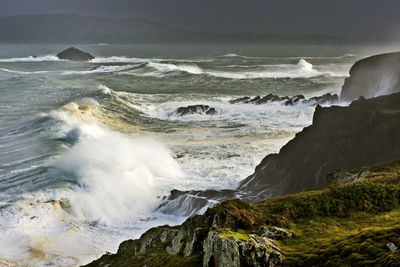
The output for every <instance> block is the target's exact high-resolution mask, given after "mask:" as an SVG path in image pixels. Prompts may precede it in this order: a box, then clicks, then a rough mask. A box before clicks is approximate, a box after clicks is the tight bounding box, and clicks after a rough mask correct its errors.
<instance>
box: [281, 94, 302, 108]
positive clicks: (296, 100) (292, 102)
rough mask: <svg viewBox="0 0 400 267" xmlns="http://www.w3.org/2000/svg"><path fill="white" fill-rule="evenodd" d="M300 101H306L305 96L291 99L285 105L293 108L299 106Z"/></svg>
mask: <svg viewBox="0 0 400 267" xmlns="http://www.w3.org/2000/svg"><path fill="white" fill-rule="evenodd" d="M300 100H304V96H303V95H296V96H293V97H290V98H289V99H288V100H286V102H285V105H286V106H293V105H295V104H297V103H298V102H299V101H300Z"/></svg>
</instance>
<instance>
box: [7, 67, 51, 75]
mask: <svg viewBox="0 0 400 267" xmlns="http://www.w3.org/2000/svg"><path fill="white" fill-rule="evenodd" d="M0 70H1V71H4V72H8V73H13V74H20V75H29V74H41V73H48V72H49V71H19V70H11V69H6V68H1V69H0Z"/></svg>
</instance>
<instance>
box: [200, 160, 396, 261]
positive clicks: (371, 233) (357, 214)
mask: <svg viewBox="0 0 400 267" xmlns="http://www.w3.org/2000/svg"><path fill="white" fill-rule="evenodd" d="M364 170H369V171H370V173H369V174H368V175H367V176H366V177H365V178H364V180H362V181H360V182H354V183H348V184H344V185H330V186H327V187H324V188H322V189H319V190H313V191H304V192H300V193H297V194H293V195H288V196H284V197H280V198H274V199H267V200H265V201H262V202H259V203H255V204H253V205H248V204H245V203H243V202H241V201H238V200H232V201H226V202H224V203H222V204H221V205H218V206H216V207H215V208H214V209H212V210H209V211H208V212H210V213H218V214H220V216H222V217H223V220H222V221H224V225H223V226H224V227H230V228H231V229H232V230H233V231H239V232H243V231H246V232H248V233H251V232H254V231H255V230H256V229H257V228H258V227H260V226H262V225H274V226H281V227H285V228H286V229H288V230H289V231H291V232H292V233H293V234H294V236H295V237H294V238H291V239H286V240H283V241H280V242H278V243H279V247H280V248H281V249H282V250H283V251H285V253H286V261H285V265H289V266H296V265H305V266H309V265H331V266H349V265H351V266H355V265H384V266H390V265H397V266H399V265H400V250H396V251H394V252H390V251H389V249H388V248H387V247H386V244H387V243H388V242H393V243H395V244H396V245H397V246H399V247H400V161H395V162H392V163H388V164H381V165H376V166H372V167H369V168H363V169H361V170H357V171H354V172H362V171H364Z"/></svg>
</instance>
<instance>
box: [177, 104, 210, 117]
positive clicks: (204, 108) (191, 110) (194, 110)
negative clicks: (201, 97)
mask: <svg viewBox="0 0 400 267" xmlns="http://www.w3.org/2000/svg"><path fill="white" fill-rule="evenodd" d="M176 113H177V114H178V115H179V116H185V115H189V114H206V115H215V114H217V111H216V110H215V108H212V107H210V106H208V105H193V106H187V107H180V108H178V109H177V110H176Z"/></svg>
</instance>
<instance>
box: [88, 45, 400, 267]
mask: <svg viewBox="0 0 400 267" xmlns="http://www.w3.org/2000/svg"><path fill="white" fill-rule="evenodd" d="M371 58H372V59H371ZM371 58H370V59H367V60H361V61H359V62H357V63H355V64H354V66H353V67H352V69H351V71H350V77H349V78H347V79H346V82H345V84H344V86H343V88H342V93H341V96H340V99H341V100H343V101H352V100H354V99H358V100H355V101H353V102H352V103H351V104H350V105H349V106H348V107H339V106H331V107H321V106H319V105H317V107H316V109H315V113H314V117H313V124H312V125H311V126H309V127H306V128H304V129H303V131H302V132H300V133H298V134H297V135H296V137H295V138H294V139H293V140H291V141H289V142H288V143H287V144H286V145H285V146H284V147H283V148H282V149H281V151H280V152H279V153H278V154H270V155H267V156H266V157H265V158H264V159H263V160H262V161H261V163H260V164H259V165H258V166H257V167H256V170H255V172H254V174H252V175H251V176H249V177H248V178H246V179H245V180H243V181H242V182H241V183H240V185H239V187H238V188H237V189H236V190H218V191H217V190H206V191H189V192H180V191H176V190H174V191H173V192H171V195H170V196H169V197H168V198H166V199H165V200H164V202H163V204H162V205H161V206H160V208H159V210H160V211H161V212H165V213H168V214H180V215H186V216H191V215H193V216H192V217H190V218H189V219H188V220H187V221H186V222H185V223H183V224H182V225H181V226H177V227H169V226H161V227H157V228H153V229H150V230H149V231H147V232H146V233H145V234H143V235H142V237H141V238H140V239H138V240H129V241H125V242H124V243H122V244H121V245H120V248H119V250H118V252H117V254H115V255H111V254H108V255H105V256H103V257H102V258H100V259H99V260H97V261H95V262H93V263H91V264H89V265H88V266H144V265H146V266H161V265H166V266H276V265H281V264H286V263H287V262H289V263H290V262H291V264H294V265H302V264H312V263H315V262H317V263H319V264H324V263H332V261H333V260H335V261H334V262H335V263H341V264H350V263H354V262H355V263H356V264H363V260H366V259H367V258H368V259H370V256H371V255H372V254H371V255H370V253H369V252H365V251H364V252H363V251H356V252H354V253H357V254H358V255H361V256H362V257H358V258H357V256H354V257H352V256H351V255H352V253H353V252H351V253H350V254H349V253H347V254H346V255H345V256H344V257H342V258H341V259H337V258H335V257H334V255H330V254H329V253H328V252H327V254H326V255H325V254H321V255H315V257H314V258H311V259H309V258H305V259H303V258H302V257H301V256H298V255H297V256H296V257H297V258H296V257H294V256H293V257H292V256H290V255H289V256H288V255H287V253H289V254H290V253H292V254H293V253H294V252H293V251H292V250H291V249H292V248H293V247H295V246H301V242H305V240H306V237H307V235H305V237H302V236H301V237H300V238H299V239H296V238H293V239H296V240H298V242H300V243H296V242H297V241H287V243H285V242H286V241H283V243H279V242H281V241H279V242H278V241H276V240H275V239H276V238H275V239H274V238H272V237H271V236H268V237H266V236H263V234H261V233H262V229H265V227H267V229H268V227H275V228H269V229H280V228H276V227H289V228H292V230H293V224H295V225H296V224H298V226H299V227H308V225H304V223H306V222H303V221H301V220H305V219H307V218H312V217H315V216H322V217H324V216H334V217H338V218H341V217H343V216H345V215H349V214H352V215H354V216H356V215H355V214H356V212H358V211H362V212H370V213H371V214H372V215H371V216H374V215H373V214H375V213H376V212H392V211H393V212H397V210H396V207H397V205H398V203H400V187H399V184H400V182H399V173H400V171H399V170H400V166H399V164H398V162H396V163H392V164H390V165H383V166H389V167H387V169H385V167H382V166H381V167H371V168H370V169H369V170H368V173H364V174H363V175H361V176H360V175H356V176H354V177H357V179H359V180H357V181H355V180H352V179H353V178H351V177H353V176H351V175H350V176H349V175H347V176H346V175H345V176H346V177H344V178H343V175H342V174H343V173H346V172H345V171H342V174H338V173H336V174H332V173H333V172H335V171H337V170H338V169H344V170H352V169H359V168H361V167H363V166H369V165H372V164H377V163H382V162H388V161H391V160H395V159H399V158H400V146H398V145H397V144H399V143H400V108H399V103H400V93H396V92H399V91H400V88H399V86H397V82H396V81H397V79H398V78H400V64H398V63H399V60H398V58H399V54H398V53H393V54H384V55H378V56H374V57H371ZM360 62H361V63H360ZM394 66H396V67H397V68H395V69H393V68H394ZM372 70H373V74H374V75H372V74H371V71H372ZM388 77H389V78H390V79H389V78H388ZM371 79H372V80H371ZM364 80H367V81H368V82H365V83H362V81H364ZM382 81H385V84H383V83H382ZM379 84H380V85H381V86H378V87H376V85H379ZM387 84H389V85H390V86H389V87H385V89H384V90H381V89H382V86H383V85H387ZM387 88H389V89H387ZM374 90H375V93H373V94H371V91H374ZM384 92H389V93H394V94H391V95H385V96H380V97H375V98H374V96H376V95H384V94H385V93H384ZM276 97H277V96H274V95H267V96H265V97H258V98H256V99H255V98H253V99H251V98H249V97H244V98H240V99H236V100H232V101H233V103H252V104H260V103H261V102H260V101H261V100H262V99H264V100H265V101H264V102H268V101H274V100H275V101H287V103H288V105H289V104H291V103H297V102H304V101H306V100H305V99H304V97H303V98H302V97H300V96H295V97H294V98H290V99H280V98H276ZM332 97H334V96H332V95H330V96H329V97H328V96H327V97H326V98H327V99H332ZM366 98H370V99H366ZM279 99H280V100H279ZM335 99H337V96H336V98H335ZM246 101H247V102H246ZM315 101H316V102H317V101H318V100H317V99H315ZM259 102H260V103H259ZM382 169H383V171H382ZM327 176H328V177H329V178H328V179H327ZM338 177H339V178H340V179H339V178H338ZM388 177H390V179H389V178H388ZM332 181H333V182H335V181H336V182H337V181H347V182H350V183H347V184H345V185H342V186H337V187H324V186H326V185H327V184H329V183H332ZM370 181H372V182H370ZM323 187H324V188H323ZM317 188H322V189H319V190H317V191H305V192H303V193H297V194H295V195H289V196H287V197H281V198H272V199H267V200H264V199H266V198H271V197H277V196H283V195H286V194H292V193H295V192H299V191H302V190H310V189H317ZM353 190H354V193H351V192H353ZM360 190H361V191H360ZM349 192H350V193H349ZM235 198H240V199H241V200H238V199H236V200H228V201H225V202H222V201H224V200H227V199H235ZM388 198H390V199H388ZM243 201H246V202H247V203H246V202H243ZM260 201H261V202H260ZM340 201H344V203H342V202H340ZM218 202H222V204H217V205H216V206H215V207H214V208H209V209H208V210H207V211H206V212H205V214H204V215H194V214H196V213H198V212H200V211H204V210H205V209H207V208H208V207H212V206H214V205H215V203H218ZM248 203H255V204H248ZM374 212H375V213H374ZM357 218H358V217H357ZM360 220H361V223H363V222H364V221H363V220H364V218H362V219H360ZM376 223H377V225H379V227H381V224H382V223H383V222H381V221H377V222H376ZM377 227H378V226H377ZM382 227H383V226H382ZM295 229H297V228H295ZM385 229H386V230H387V228H385ZM390 229H391V230H390V231H391V233H393V234H394V235H399V237H400V229H397V228H396V227H395V228H393V229H392V228H390ZM386 230H385V231H386ZM269 231H270V232H271V231H275V230H269ZM282 231H283V232H287V233H291V232H290V229H289V230H284V229H282ZM385 231H384V230H382V231H380V232H376V233H375V232H374V238H375V239H372V240H373V241H371V242H378V241H377V240H378V239H379V240H380V241H379V242H381V241H382V242H383V241H385V240H389V239H387V238H386V236H387V234H388V233H387V232H385ZM390 231H389V232H390ZM264 232H265V231H264ZM360 234H362V233H360ZM375 234H376V236H377V237H376V236H375ZM290 235H292V234H287V235H286V237H287V238H289V239H290V237H289V236H290ZM378 237H379V238H378ZM381 237H382V238H381ZM332 238H333V237H332ZM346 238H351V237H348V236H346V237H344V238H343V240H342V241H343V243H346V242H347V243H349V242H350V243H351V242H353V241H354V240H351V239H346ZM360 238H361V237H360ZM371 238H372V237H371ZM385 238H386V239H385ZM361 239H362V238H361ZM342 241H341V242H342ZM393 242H394V241H391V243H393ZM347 243H346V244H347ZM393 244H394V243H393ZM338 246H339V245H338ZM374 246H375V245H374ZM376 246H378V245H376ZM383 246H385V244H383V245H382V246H380V245H379V248H375V247H374V249H375V250H376V251H379V252H380V253H381V254H379V255H378V256H376V255H375V256H376V260H378V259H379V258H380V257H381V256H382V255H386V256H387V253H390V250H389V252H388V251H387V250H383V249H382V247H383ZM391 247H393V246H391ZM282 248H284V249H282ZM338 253H339V254H340V253H341V252H338ZM360 253H361V254H360ZM396 253H397V254H393V255H394V256H393V255H392V256H391V257H390V258H388V259H386V261H387V263H388V264H393V262H397V263H400V254H399V253H398V252H396ZM376 262H379V261H376ZM364 263H365V262H364ZM291 264H289V265H291Z"/></svg>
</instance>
